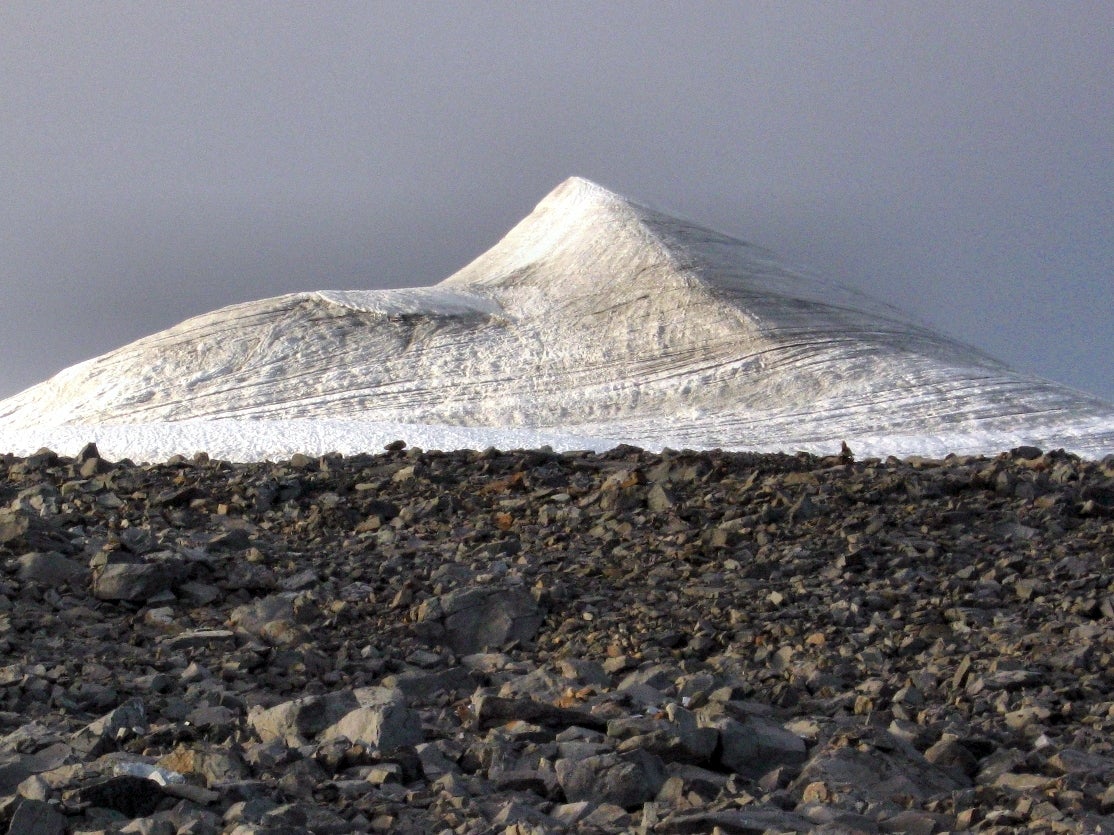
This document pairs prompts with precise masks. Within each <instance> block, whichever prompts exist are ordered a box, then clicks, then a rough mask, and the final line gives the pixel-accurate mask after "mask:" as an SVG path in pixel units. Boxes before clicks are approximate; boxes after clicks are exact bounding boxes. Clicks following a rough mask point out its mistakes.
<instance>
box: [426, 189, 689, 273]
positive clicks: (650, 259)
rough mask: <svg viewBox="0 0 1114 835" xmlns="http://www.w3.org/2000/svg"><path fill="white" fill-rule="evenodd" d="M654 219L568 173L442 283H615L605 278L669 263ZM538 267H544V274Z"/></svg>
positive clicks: (639, 207)
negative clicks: (654, 228)
mask: <svg viewBox="0 0 1114 835" xmlns="http://www.w3.org/2000/svg"><path fill="white" fill-rule="evenodd" d="M654 217H659V216H657V214H656V213H655V212H652V211H651V210H649V209H647V208H645V207H643V206H640V205H638V204H637V203H634V202H633V201H631V200H628V199H627V198H626V197H623V196H622V195H620V194H617V193H616V192H613V191H611V190H609V189H607V188H605V187H603V186H601V185H599V184H597V183H594V182H592V181H591V180H587V179H584V178H583V177H570V178H568V179H567V180H565V181H564V182H562V183H561V184H560V185H558V186H557V187H556V188H555V189H553V191H551V192H550V193H549V194H547V195H546V196H545V197H544V198H543V199H542V200H541V202H540V203H538V204H537V206H535V207H534V210H533V211H532V212H530V214H528V215H527V216H526V217H525V218H523V219H522V220H521V221H519V222H518V223H517V224H516V225H515V226H514V227H513V228H512V229H511V230H510V231H509V232H508V233H507V234H506V235H505V236H503V238H502V240H500V241H499V242H498V243H497V244H495V246H493V247H492V248H491V249H489V250H488V251H487V252H485V253H483V254H482V255H480V256H479V257H478V258H476V259H475V260H474V261H472V263H470V264H468V265H467V266H465V267H464V268H463V269H461V270H460V271H458V272H457V273H455V274H454V275H452V276H450V277H449V278H447V279H445V280H444V281H443V282H441V283H442V284H446V285H450V286H465V285H468V286H489V287H490V286H503V285H507V284H514V285H518V286H538V284H539V282H540V281H541V280H542V279H543V278H544V279H545V280H546V281H552V279H553V278H554V277H557V278H558V279H559V282H558V286H556V287H554V288H553V289H554V290H555V291H560V292H561V293H562V294H566V295H567V294H570V293H571V294H573V295H576V294H577V290H576V287H577V283H578V282H577V281H574V280H573V279H575V278H579V279H581V282H580V283H583V281H585V280H586V281H589V282H591V283H593V284H599V283H600V282H604V283H613V282H611V281H608V278H615V277H618V276H622V275H632V274H638V273H644V272H645V270H646V268H647V267H648V266H651V265H653V264H662V263H666V262H669V261H670V260H671V255H670V253H669V251H668V249H667V247H665V246H664V245H663V241H662V240H661V239H660V238H659V237H658V235H657V234H656V233H655V232H652V231H651V230H650V229H649V228H648V226H647V225H646V221H647V220H649V219H651V218H654ZM660 217H661V218H664V216H660ZM541 265H546V267H547V269H545V270H544V271H539V269H538V268H539V267H540V266H541ZM541 272H544V276H542V275H541ZM581 289H583V290H590V289H591V288H590V287H588V286H584V287H581Z"/></svg>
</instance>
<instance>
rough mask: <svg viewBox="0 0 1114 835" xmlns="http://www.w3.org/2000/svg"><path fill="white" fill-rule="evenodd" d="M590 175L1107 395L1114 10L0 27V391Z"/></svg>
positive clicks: (489, 240) (166, 10)
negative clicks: (568, 179) (571, 177)
mask: <svg viewBox="0 0 1114 835" xmlns="http://www.w3.org/2000/svg"><path fill="white" fill-rule="evenodd" d="M572 174H579V175H581V176H585V177H588V178H591V179H593V180H596V181H598V182H600V183H602V184H604V185H606V186H608V187H609V188H612V189H613V190H616V191H619V192H621V193H623V194H626V195H628V196H630V197H632V198H634V199H636V200H638V201H640V202H643V203H648V204H650V205H652V206H654V207H656V208H661V209H663V210H666V211H669V212H672V213H675V214H679V215H682V216H685V217H688V218H691V219H693V220H695V221H697V222H700V223H703V224H705V225H707V226H711V227H714V228H717V229H720V230H722V231H725V232H728V233H731V234H735V235H737V236H739V237H742V238H744V239H747V240H750V241H752V242H754V243H757V244H761V245H763V246H766V247H769V248H771V249H773V250H775V251H776V252H778V253H779V254H780V255H781V256H782V257H783V259H784V260H785V261H787V262H789V263H791V264H795V265H798V266H804V267H807V268H808V269H809V270H810V271H812V272H814V273H817V274H820V275H823V276H825V277H828V278H832V279H835V280H837V281H840V282H842V283H845V284H848V285H851V286H855V287H858V288H860V289H863V290H866V291H867V292H870V293H872V294H874V295H875V296H877V297H879V298H881V299H883V300H886V301H889V302H891V303H893V304H896V305H898V306H900V307H903V308H905V309H906V310H908V311H909V312H911V313H913V314H914V315H916V316H918V317H919V318H921V319H922V320H924V321H927V322H928V323H930V324H932V325H934V326H936V327H937V328H939V329H940V330H942V331H944V332H946V333H948V334H950V335H952V336H955V337H958V338H960V339H963V340H964V341H967V342H970V343H972V344H975V345H977V346H979V347H980V348H983V349H985V350H987V351H989V352H990V353H992V354H994V355H996V356H998V357H999V358H1001V359H1004V360H1006V361H1007V362H1009V363H1010V364H1012V365H1013V366H1015V367H1016V368H1019V369H1021V370H1026V371H1031V372H1034V373H1037V374H1040V375H1042V376H1045V377H1049V378H1052V379H1056V380H1059V381H1061V382H1064V383H1068V384H1070V385H1073V386H1075V387H1078V388H1083V389H1086V390H1089V391H1092V392H1094V393H1097V394H1099V395H1101V396H1103V397H1105V398H1107V399H1114V374H1112V373H1111V362H1110V357H1111V356H1114V315H1112V310H1114V5H1112V4H1110V3H1108V2H1094V3H1078V2H1074V3H1073V2H1057V3H1020V2H1016V3H978V4H966V3H962V4H961V3H933V2H916V3H897V2H886V3H873V2H871V3H812V2H809V3H792V2H772V3H758V2H738V3H692V2H690V3H683V4H681V3H648V2H641V3H639V2H626V3H603V2H600V3H575V2H568V1H567V0H566V1H565V2H561V3H521V2H516V3H509V2H508V3H480V2H461V3H447V2H446V3H422V4H413V3H384V4H379V3H298V4H293V3H270V2H268V3H227V2H216V3H210V2H190V3H177V4H170V3H135V4H128V3H122V2H113V3H99V2H91V0H84V2H80V3H51V4H44V3H37V2H25V0H18V2H11V0H9V1H8V2H5V3H3V4H2V5H0V185H2V191H0V194H2V197H0V236H2V237H0V246H2V256H0V292H2V298H3V305H2V307H0V311H2V313H0V316H2V318H0V325H2V327H0V351H2V357H3V361H2V363H0V396H6V395H9V394H12V393H14V392H15V391H17V390H19V389H21V388H23V387H25V386H27V385H30V384H32V383H34V382H37V381H39V380H41V379H43V378H45V377H47V376H49V375H50V374H53V373H54V372H56V371H58V370H60V369H61V368H63V367H65V366H67V365H70V364H73V363H75V362H78V361H80V360H82V359H86V358H88V357H91V356H93V355H95V354H99V353H103V352H104V351H107V350H110V349H112V348H114V347H116V346H118V345H121V344H123V343H125V342H128V341H130V340H132V339H135V338H137V337H139V336H142V335H144V334H147V333H151V332H153V331H156V330H159V329H162V328H164V327H167V326H169V325H172V324H174V323H176V322H178V321H180V320H182V319H184V318H186V317H188V316H191V315H194V314H197V313H202V312H204V311H207V310H211V309H213V308H216V307H219V306H221V305H224V304H228V303H232V302H236V301H243V300H247V299H253V298H261V297H265V296H271V295H277V294H279V293H284V292H290V291H294V290H307V289H316V288H348V287H375V286H409V285H422V284H431V283H434V282H436V281H439V280H441V279H442V278H444V277H446V276H447V275H449V274H450V273H451V272H453V271H454V270H455V269H457V268H458V267H460V266H462V265H463V264H465V263H466V262H468V261H469V260H471V259H472V258H473V257H474V256H475V255H478V254H479V253H480V252H482V251H483V250H484V249H486V248H487V247H489V246H490V245H491V244H493V243H494V242H495V241H496V240H497V239H498V238H499V237H500V236H501V235H502V234H503V233H504V232H505V231H506V230H507V229H508V228H509V227H510V226H511V225H513V224H514V223H515V222H516V221H517V220H519V219H520V218H521V217H522V216H523V215H525V214H526V213H527V212H529V210H530V209H531V208H532V207H533V205H534V204H535V203H536V202H537V201H538V200H540V199H541V198H542V197H543V196H544V195H545V194H546V193H547V192H548V191H549V190H550V189H551V188H553V187H554V186H555V185H556V184H557V183H558V182H560V181H561V180H563V179H564V178H565V177H567V176H569V175H572Z"/></svg>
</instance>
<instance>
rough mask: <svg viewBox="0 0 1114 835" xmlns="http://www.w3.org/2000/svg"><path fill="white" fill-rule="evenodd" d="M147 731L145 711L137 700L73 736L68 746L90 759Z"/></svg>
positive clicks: (125, 704)
mask: <svg viewBox="0 0 1114 835" xmlns="http://www.w3.org/2000/svg"><path fill="white" fill-rule="evenodd" d="M146 729H147V710H146V709H145V708H144V706H143V702H141V701H140V700H139V699H132V700H131V701H128V702H125V703H124V704H122V705H120V707H118V708H116V709H115V710H112V711H110V712H109V713H106V714H105V715H104V716H102V717H101V718H100V719H97V720H96V721H94V722H90V723H89V724H88V725H86V726H85V727H84V728H82V729H81V730H80V731H78V732H77V733H76V734H74V735H73V737H72V738H71V740H70V744H71V745H72V746H73V747H74V749H76V750H78V751H81V752H82V753H84V754H86V755H87V756H90V757H95V756H98V755H99V754H102V753H104V752H105V751H109V750H111V749H112V748H114V747H115V746H117V745H119V744H120V743H121V742H123V741H125V740H126V739H127V738H128V737H130V736H131V735H133V734H136V733H144V732H146Z"/></svg>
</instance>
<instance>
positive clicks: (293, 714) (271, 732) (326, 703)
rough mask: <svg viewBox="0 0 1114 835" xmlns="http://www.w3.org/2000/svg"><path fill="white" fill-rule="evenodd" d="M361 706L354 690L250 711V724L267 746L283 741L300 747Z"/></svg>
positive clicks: (307, 697)
mask: <svg viewBox="0 0 1114 835" xmlns="http://www.w3.org/2000/svg"><path fill="white" fill-rule="evenodd" d="M359 706H360V703H359V700H357V698H356V694H355V693H353V692H352V691H351V690H343V691H339V692H336V693H330V694H328V695H325V696H305V697H303V698H301V699H293V700H291V701H288V702H283V703H282V704H278V705H275V706H274V707H272V708H268V709H266V710H263V709H258V708H257V709H253V710H251V711H250V712H249V713H248V725H250V726H251V728H252V730H254V731H255V733H256V734H257V735H258V736H259V738H260V740H261V741H263V742H264V743H266V742H271V741H274V740H281V741H282V742H284V743H286V744H287V745H290V746H294V747H297V746H299V745H305V744H307V743H308V742H309V741H310V740H312V739H313V738H314V737H316V736H317V734H319V733H321V731H323V730H325V728H327V727H329V726H330V725H332V724H335V723H336V722H339V721H340V720H341V719H342V718H343V717H344V715H345V714H347V713H349V712H350V711H353V710H355V709H356V708H357V707H359Z"/></svg>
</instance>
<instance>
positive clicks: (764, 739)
mask: <svg viewBox="0 0 1114 835" xmlns="http://www.w3.org/2000/svg"><path fill="white" fill-rule="evenodd" d="M701 722H702V724H704V725H705V726H706V727H710V728H714V729H715V730H716V731H718V732H719V738H720V754H719V757H720V761H721V762H722V763H723V765H724V766H725V767H727V768H730V769H731V770H732V771H734V772H735V773H736V774H739V775H741V776H743V777H748V778H751V779H757V778H758V777H761V776H762V775H763V774H765V773H766V772H767V771H772V770H773V769H775V768H777V767H779V766H784V765H788V766H796V765H800V764H801V763H803V762H804V761H805V759H806V757H807V748H806V746H805V741H804V740H803V739H801V738H800V737H799V736H797V735H796V734H794V733H793V732H791V731H788V730H786V729H785V728H783V727H782V726H781V725H779V724H777V723H776V722H773V721H771V720H769V719H766V718H764V717H761V716H748V717H746V719H745V721H739V720H737V719H733V718H731V717H730V716H714V717H709V716H707V715H702V716H701Z"/></svg>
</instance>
